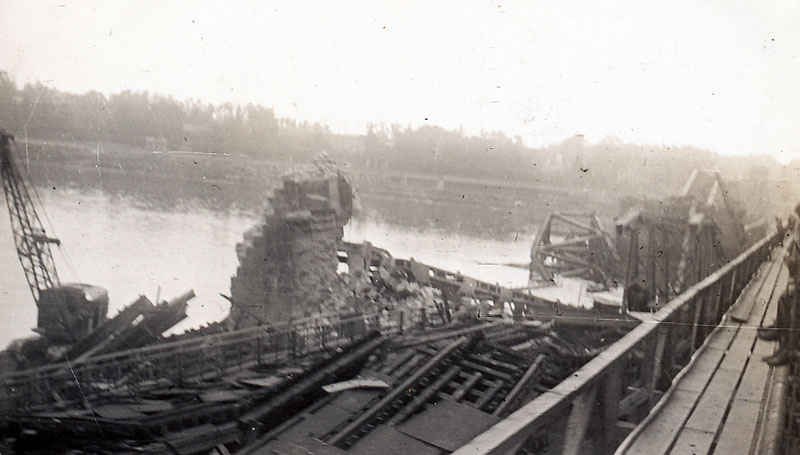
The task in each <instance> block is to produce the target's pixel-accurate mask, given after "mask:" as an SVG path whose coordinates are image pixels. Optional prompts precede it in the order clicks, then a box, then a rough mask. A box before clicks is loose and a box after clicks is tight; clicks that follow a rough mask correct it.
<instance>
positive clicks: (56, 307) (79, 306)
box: [0, 129, 108, 343]
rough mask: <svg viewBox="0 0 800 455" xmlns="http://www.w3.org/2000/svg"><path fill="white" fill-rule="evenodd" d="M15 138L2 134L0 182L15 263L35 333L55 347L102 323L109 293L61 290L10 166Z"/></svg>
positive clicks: (84, 287) (45, 239) (37, 222)
mask: <svg viewBox="0 0 800 455" xmlns="http://www.w3.org/2000/svg"><path fill="white" fill-rule="evenodd" d="M13 143H14V136H13V135H11V134H10V133H8V132H6V131H4V130H2V129H0V176H1V177H2V180H3V190H4V193H5V197H6V203H7V205H8V215H9V219H10V221H11V231H12V233H13V236H14V245H15V247H16V250H17V257H18V258H19V262H20V264H21V265H22V270H23V272H24V273H25V279H26V280H27V282H28V287H29V288H30V291H31V295H32V296H33V300H34V302H35V303H36V306H37V307H38V316H37V326H36V328H35V329H34V331H35V332H37V333H39V334H41V335H43V336H44V337H45V338H47V339H48V340H50V341H53V342H55V343H72V342H75V341H77V340H78V339H80V338H82V337H83V336H85V335H87V334H88V333H89V332H91V331H92V330H93V329H94V328H95V327H97V326H98V325H99V324H101V323H102V322H103V321H105V319H106V313H107V311H108V292H107V291H106V290H105V289H103V288H100V287H97V286H92V285H88V284H82V283H66V284H62V283H61V281H60V280H59V277H58V272H57V270H56V267H55V262H54V261H53V253H52V250H51V248H50V246H51V245H57V246H60V245H61V241H60V240H59V239H57V238H54V237H50V236H48V235H47V232H46V231H45V229H44V226H43V225H42V221H41V219H40V218H39V214H38V213H37V212H36V207H35V205H34V202H33V199H32V198H31V192H30V191H29V190H28V187H27V185H26V183H25V181H24V180H23V178H22V177H21V173H20V172H19V169H18V168H17V166H16V164H15V163H14V156H13V154H12V144H13Z"/></svg>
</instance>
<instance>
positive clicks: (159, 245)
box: [0, 187, 533, 349]
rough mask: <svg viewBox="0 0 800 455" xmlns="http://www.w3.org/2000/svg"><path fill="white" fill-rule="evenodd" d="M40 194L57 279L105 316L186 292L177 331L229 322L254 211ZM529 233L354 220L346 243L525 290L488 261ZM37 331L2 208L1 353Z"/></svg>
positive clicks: (93, 194)
mask: <svg viewBox="0 0 800 455" xmlns="http://www.w3.org/2000/svg"><path fill="white" fill-rule="evenodd" d="M38 192H39V194H40V195H41V198H42V202H43V204H44V208H45V212H46V214H47V215H46V217H45V216H42V218H44V219H43V222H44V223H45V227H46V228H47V229H48V233H49V234H51V235H52V234H55V235H56V236H58V237H59V238H60V239H61V241H62V245H63V246H62V247H61V248H56V249H55V250H54V255H55V260H56V265H57V267H58V272H59V276H60V278H61V281H62V282H74V281H79V282H85V283H90V284H96V285H99V286H102V287H105V288H107V289H108V291H109V296H110V299H111V303H110V306H109V317H110V316H113V315H115V314H116V313H117V311H118V310H119V309H120V308H122V307H123V306H125V305H127V304H129V303H131V302H133V301H134V300H135V299H136V297H137V296H138V295H141V294H143V295H146V296H147V297H148V298H149V299H150V300H152V301H155V298H156V294H157V293H158V292H159V289H160V296H161V298H162V299H170V298H172V297H174V296H177V295H178V294H180V293H182V292H184V291H187V290H189V289H194V290H195V292H196V293H197V297H196V298H195V299H193V300H192V301H191V302H190V305H189V310H188V313H189V317H188V319H187V320H185V321H183V322H182V323H181V324H180V325H179V326H177V327H176V328H175V330H177V331H181V330H183V329H186V328H189V327H195V326H199V325H202V324H204V323H206V322H212V321H217V320H220V319H222V318H224V317H225V316H226V315H227V313H228V304H227V302H226V301H225V300H223V299H222V298H220V297H219V293H224V294H229V293H230V277H231V276H232V275H233V274H234V273H235V271H236V267H237V265H238V261H237V258H236V252H235V245H236V243H237V242H239V241H240V240H241V238H242V233H243V232H244V231H245V230H246V229H247V228H249V227H250V226H252V225H253V224H254V223H255V222H256V220H257V219H258V215H257V214H256V213H252V212H237V211H214V210H210V209H208V208H204V207H203V206H202V204H201V203H189V204H187V205H186V206H184V207H181V208H179V209H176V210H171V211H164V210H160V209H154V208H152V207H151V206H149V205H148V204H147V203H146V202H143V201H142V200H140V199H137V198H135V197H130V198H128V197H121V196H119V195H118V194H116V195H108V194H107V193H104V192H102V191H100V190H76V189H64V188H59V189H58V190H57V191H53V190H52V189H50V190H48V189H46V188H41V187H40V188H38ZM3 203H4V204H5V201H3ZM40 215H43V214H41V213H40ZM532 234H533V233H530V235H526V236H519V237H518V238H517V239H515V240H514V241H508V242H501V241H492V240H485V239H479V238H475V237H469V236H464V235H460V234H458V233H442V232H435V231H415V230H412V229H409V228H407V227H403V226H399V225H391V224H385V223H380V222H375V221H371V220H368V219H362V218H358V217H357V218H355V219H354V220H353V221H351V222H350V224H349V225H348V226H347V227H346V228H345V239H346V240H350V241H356V242H358V241H363V240H368V241H370V242H371V243H372V244H373V245H376V246H379V247H382V248H385V249H387V250H389V251H390V252H391V253H392V254H393V255H394V256H396V257H402V258H407V257H414V258H415V259H417V260H419V261H422V262H426V263H428V264H431V265H436V266H440V267H442V268H446V269H450V270H453V271H461V272H462V273H463V274H465V275H469V276H473V277H476V278H480V279H484V280H487V281H492V282H498V283H500V284H504V285H512V286H524V285H525V284H526V283H527V271H525V270H522V269H517V268H510V267H503V266H496V265H486V264H484V263H509V262H513V263H522V262H526V261H527V259H528V254H529V248H530V241H531V237H532ZM523 237H524V238H523ZM35 325H36V307H35V305H34V303H33V299H32V297H31V295H30V293H29V291H28V287H27V284H26V282H25V276H24V275H23V273H22V269H21V267H20V264H19V262H18V260H17V257H16V255H15V251H14V244H13V240H12V237H11V231H10V226H9V221H8V213H7V211H6V210H5V209H2V215H0V349H2V347H4V346H5V345H6V344H8V342H9V341H11V340H13V339H16V338H21V337H26V336H29V335H31V334H32V332H31V328H32V327H34V326H35Z"/></svg>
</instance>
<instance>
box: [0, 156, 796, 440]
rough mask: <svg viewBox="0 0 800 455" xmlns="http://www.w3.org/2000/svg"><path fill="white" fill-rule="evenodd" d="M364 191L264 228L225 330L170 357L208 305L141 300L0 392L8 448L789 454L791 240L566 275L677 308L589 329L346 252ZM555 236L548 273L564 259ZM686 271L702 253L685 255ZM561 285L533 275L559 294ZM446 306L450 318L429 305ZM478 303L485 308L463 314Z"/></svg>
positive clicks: (323, 182)
mask: <svg viewBox="0 0 800 455" xmlns="http://www.w3.org/2000/svg"><path fill="white" fill-rule="evenodd" d="M349 192H350V188H349V186H348V185H347V183H346V182H345V181H343V180H342V179H341V178H340V176H339V175H338V174H337V173H336V172H331V171H330V170H327V169H321V170H319V172H316V173H314V174H313V175H311V176H310V177H308V178H306V177H304V176H300V177H295V178H294V179H292V180H291V181H288V182H285V183H284V187H283V188H281V189H279V190H278V191H276V192H275V193H274V195H273V198H272V204H271V209H270V211H268V213H267V214H266V215H265V218H264V220H263V221H262V222H261V223H260V224H259V225H258V226H256V227H255V228H254V229H253V230H251V231H249V232H248V233H247V234H246V235H245V240H244V241H243V242H242V244H240V245H239V247H237V254H238V255H239V259H240V264H241V267H240V268H239V270H237V273H236V275H235V276H234V277H233V279H232V283H231V296H228V297H227V298H228V299H229V300H230V301H231V305H232V308H231V317H230V318H229V319H228V320H226V321H224V322H223V323H219V324H216V325H212V326H209V327H205V328H202V329H198V330H196V331H195V332H192V333H187V334H184V335H179V336H174V337H172V338H164V337H162V336H161V335H158V334H159V333H162V329H163V328H164V326H163V325H164V324H171V323H174V322H175V321H177V320H180V319H181V315H182V314H183V312H184V310H185V307H186V302H187V301H188V300H189V299H191V297H192V296H193V294H192V293H191V292H190V293H187V294H185V295H183V296H180V297H178V298H176V299H173V300H172V301H170V302H163V303H159V302H157V305H153V304H152V303H150V302H149V301H147V299H144V298H142V299H140V300H139V301H137V302H136V303H135V304H133V305H130V306H128V307H126V308H125V309H123V310H122V311H121V312H120V313H119V314H117V315H116V316H115V317H113V318H110V319H108V320H105V321H104V322H102V323H101V324H100V325H99V326H98V327H97V328H96V329H94V330H93V331H92V332H91V333H89V334H88V335H87V336H86V337H85V338H83V339H82V340H79V341H78V342H77V343H74V344H72V345H71V346H70V348H69V349H70V350H69V351H68V352H66V353H65V354H62V356H61V357H60V358H61V361H57V362H51V363H48V364H45V365H39V366H31V367H26V368H22V369H18V370H17V371H4V372H3V373H1V374H0V431H2V436H3V438H4V439H3V441H4V442H3V443H2V444H6V445H3V446H0V448H2V449H5V448H6V447H9V448H11V449H13V450H15V451H17V452H19V453H54V452H58V451H61V452H62V453H66V452H67V451H71V453H156V454H158V453H163V454H228V453H239V454H285V455H289V454H339V455H344V454H373V453H381V454H389V455H391V454H407V453H416V454H420V455H423V454H432V455H433V454H447V453H454V454H459V455H472V454H514V453H519V454H533V453H564V454H580V453H600V454H606V453H621V454H628V453H646V454H652V453H664V454H666V453H681V454H682V453H698V454H699V453H702V454H711V453H719V454H727V453H759V454H789V453H796V449H797V447H798V442H797V441H798V437H799V435H800V432H798V422H797V421H796V418H795V414H796V413H795V409H797V403H796V402H795V401H793V400H796V398H795V397H797V396H798V395H799V394H798V393H797V391H796V390H795V388H796V387H797V386H796V385H795V384H794V383H793V382H791V381H788V379H787V378H788V377H789V376H790V375H794V374H796V373H797V372H796V371H795V370H796V368H797V366H796V365H795V363H796V362H791V363H790V364H789V365H787V366H778V367H771V366H769V365H767V364H766V363H763V362H761V359H760V356H762V355H766V354H769V353H770V352H771V350H772V349H773V348H774V346H775V345H774V344H771V343H767V342H764V341H762V340H759V339H757V337H756V331H755V330H754V329H755V327H758V326H759V325H761V324H762V323H764V322H765V321H766V322H770V321H771V320H773V319H774V317H775V314H776V312H777V301H778V299H779V297H780V296H781V295H782V293H783V292H784V290H785V289H786V288H787V286H788V282H789V276H788V271H787V269H786V267H785V266H784V263H783V262H782V257H783V255H784V254H785V250H786V248H787V246H788V245H789V242H787V240H793V238H792V235H793V234H792V232H791V231H790V230H789V229H788V228H786V227H783V226H780V225H779V226H778V227H777V229H775V230H773V231H774V232H772V233H769V234H766V233H765V235H764V236H762V238H760V239H758V240H756V241H754V242H753V243H752V245H750V246H749V247H748V248H747V249H746V250H745V251H742V252H740V253H739V254H737V255H735V256H732V257H724V256H723V255H722V254H712V253H714V252H713V251H712V250H705V251H704V253H706V254H708V255H712V256H713V258H714V260H707V261H702V260H699V259H698V258H701V257H703V256H702V255H700V256H686V257H682V258H680V260H677V259H676V260H674V261H673V262H672V263H670V258H669V257H662V256H659V255H656V254H651V255H650V256H649V262H647V263H646V264H644V265H642V267H640V264H639V261H638V259H637V260H634V261H628V262H627V264H628V265H627V266H625V267H618V266H613V267H611V268H610V269H609V268H606V269H599V268H596V267H594V266H595V264H594V263H591V261H590V259H589V257H588V256H581V258H578V259H581V261H583V262H584V263H585V264H577V263H578V262H579V261H578V260H577V259H576V260H572V261H569V260H568V261H563V262H562V263H561V264H563V263H565V262H566V263H569V264H568V265H569V267H571V268H572V269H573V270H577V272H576V273H590V274H594V276H596V277H598V279H599V281H604V280H606V279H613V278H614V276H623V277H624V276H625V275H629V276H628V277H627V278H630V277H631V276H635V275H636V274H637V273H639V269H640V268H641V269H643V270H649V271H650V274H651V275H650V276H651V277H655V278H653V279H652V280H650V281H649V283H650V285H651V286H655V284H654V283H662V284H663V286H662V288H661V289H655V288H654V289H653V291H654V292H653V294H652V295H653V296H655V295H660V296H662V297H663V301H662V302H661V303H660V304H659V305H658V306H657V307H652V308H651V309H650V311H635V310H634V309H632V310H631V311H628V309H626V308H625V307H624V306H617V307H614V306H613V305H612V306H609V305H601V304H600V305H595V306H594V307H593V308H591V309H584V308H576V307H573V306H570V305H564V304H561V303H559V302H558V301H554V300H549V299H547V298H545V297H542V296H541V295H539V294H537V293H536V292H534V291H531V290H530V289H525V290H520V289H516V290H514V289H508V288H504V287H501V286H499V285H497V284H492V283H487V282H483V281H480V280H476V279H473V278H470V277H465V276H462V275H461V274H458V273H453V272H450V271H447V270H443V269H439V268H436V267H433V266H430V265H427V264H423V263H420V262H418V261H414V260H412V259H408V260H405V259H398V258H393V257H392V256H391V255H390V254H389V253H388V252H387V251H385V250H382V249H380V248H375V247H372V246H371V245H368V244H361V245H356V244H351V243H347V242H343V241H342V238H341V226H342V225H343V224H344V222H346V219H348V218H349V216H350V212H351V209H352V206H351V205H349V204H350V202H351V201H349V196H348V195H349V194H350V193H349ZM560 221H564V220H563V218H562V219H560ZM567 221H569V220H567ZM572 224H573V225H574V224H575V223H572ZM625 226H626V229H627V230H626V231H625V233H624V235H626V236H627V238H630V237H633V238H636V236H637V235H638V234H636V233H635V232H636V229H638V226H639V225H638V224H636V223H634V222H630V223H627V224H626V225H625ZM644 226H645V229H647V224H646V223H645V225H644ZM698 226H701V227H702V223H699V224H698ZM578 227H579V228H580V229H583V231H584V235H585V236H586V237H587V239H586V241H587V242H590V241H591V242H596V243H598V244H600V245H601V246H600V248H602V249H603V251H605V253H607V254H604V255H603V257H602V258H601V259H602V260H603V261H607V262H609V261H610V262H614V261H616V262H617V263H618V265H619V258H620V257H624V255H620V254H619V253H618V252H617V251H614V249H613V248H612V244H611V242H610V241H609V239H608V237H607V235H606V234H604V233H603V232H602V231H601V230H600V229H599V223H597V222H594V221H590V222H589V223H588V224H582V223H579V226H578ZM709 229H710V228H709ZM651 232H653V231H651ZM742 233H743V232H739V234H742ZM544 235H545V234H542V235H540V236H539V237H538V239H537V242H541V243H537V244H535V245H534V253H535V254H540V256H539V257H540V258H542V257H544V256H546V255H552V254H561V253H559V252H558V251H555V249H554V248H551V247H550V245H551V244H550V243H548V242H549V240H548V238H546V237H544ZM547 235H549V234H547ZM703 235H708V238H709V239H714V238H715V237H714V236H715V235H716V234H715V231H714V230H713V229H710V230H704V229H702V228H701V229H695V230H683V231H680V233H679V235H678V237H676V238H678V239H679V240H676V241H680V242H682V244H684V245H688V246H691V245H693V244H692V243H691V242H688V241H684V239H688V240H691V238H692V236H694V237H695V238H697V237H698V236H703ZM647 237H648V239H652V240H648V243H650V244H651V245H655V242H656V237H655V236H654V235H648V236H647ZM664 238H665V239H666V238H667V237H664ZM569 241H570V239H567V240H565V242H569ZM665 241H666V240H665ZM732 241H735V240H732ZM714 243H715V242H713V241H712V242H711V244H712V245H713V244H714ZM631 245H634V244H633V243H631ZM694 245H699V243H697V242H695V243H694ZM560 246H561V247H567V248H574V247H575V246H576V243H574V242H573V243H571V244H569V243H568V244H566V245H565V244H561V245H560ZM537 248H538V249H537ZM631 250H634V249H633V248H629V253H630V251H631ZM563 251H566V252H567V253H569V250H563V249H562V252H563ZM692 251H694V252H698V251H700V250H699V249H697V248H694V249H693V248H687V249H685V254H689V253H691V252H692ZM630 254H634V253H630ZM562 256H563V255H562ZM563 257H566V258H568V259H571V258H573V256H563ZM656 258H658V260H659V261H663V262H664V266H663V267H662V268H661V269H657V265H658V264H656ZM723 258H724V259H725V261H724V262H723V260H722V259H723ZM266 259H269V260H266ZM270 261H273V262H270ZM338 263H341V264H347V267H348V268H349V275H350V278H349V280H350V281H347V282H345V281H341V278H340V277H337V276H336V272H335V271H334V272H332V273H331V267H333V270H335V268H336V266H337V265H338ZM631 263H634V264H635V265H636V267H635V269H634V270H632V268H631V265H630V264H631ZM553 264H554V263H553V262H548V261H545V260H544V259H542V260H541V262H539V263H538V264H533V267H539V268H540V270H539V272H541V273H542V274H545V275H546V274H548V273H549V271H548V270H546V269H545V266H548V267H549V266H553ZM576 264H577V267H576ZM676 264H677V265H676ZM559 267H560V265H559ZM673 267H674V270H676V274H673V273H672V272H669V271H671V270H673ZM309 270H313V271H315V272H318V273H319V274H318V275H317V274H314V273H308V271H309ZM657 270H662V271H661V272H660V273H659V274H658V276H656V272H655V271H657ZM326 274H328V275H326ZM254 276H256V277H264V276H278V277H279V278H280V279H277V278H276V279H272V280H267V279H262V278H258V279H253V277H254ZM320 276H329V278H330V280H331V281H320V278H319V277H320ZM659 277H660V278H659ZM286 283H289V284H292V286H288V285H286ZM337 283H338V284H337ZM431 289H432V290H434V291H435V293H436V296H437V298H436V299H428V298H427V297H426V296H429V295H431V294H429V293H428V290H431ZM465 296H468V297H469V298H470V299H473V300H474V301H478V302H482V303H481V305H482V304H483V302H489V304H488V306H486V307H485V308H484V307H482V306H481V305H479V306H478V307H479V309H480V311H477V312H470V311H464V306H463V305H461V302H462V301H463V299H464V298H465ZM287 301H288V302H303V304H304V305H302V306H300V305H287V304H286V302H287ZM354 302H355V303H354ZM448 306H452V308H448ZM456 307H459V308H456ZM298 308H301V309H302V310H303V311H305V310H307V309H308V308H311V309H312V310H313V311H311V315H306V314H304V313H303V312H302V311H301V312H298ZM484 309H485V310H486V311H484ZM506 310H508V311H506ZM156 314H160V315H161V316H159V317H155V316H154V315H156ZM279 320H282V321H284V322H271V321H279ZM159 324H162V325H159ZM148 337H149V338H148ZM142 339H145V340H149V341H147V342H146V343H145V345H141V343H142V341H141V340H142ZM137 343H138V344H137Z"/></svg>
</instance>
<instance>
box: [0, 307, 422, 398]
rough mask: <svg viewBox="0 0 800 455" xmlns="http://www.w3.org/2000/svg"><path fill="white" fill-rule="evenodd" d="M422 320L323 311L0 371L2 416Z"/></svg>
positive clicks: (272, 358) (284, 355)
mask: <svg viewBox="0 0 800 455" xmlns="http://www.w3.org/2000/svg"><path fill="white" fill-rule="evenodd" d="M420 311H423V310H420ZM423 321H424V322H423ZM423 324H425V325H436V320H435V318H434V317H433V315H424V316H423V315H422V314H420V312H413V311H403V310H394V311H391V312H390V311H382V312H375V313H369V314H354V315H351V316H348V317H343V316H340V315H321V316H315V317H311V318H306V319H300V320H295V321H289V322H284V323H280V324H275V325H270V326H258V327H249V328H245V329H241V330H237V331H233V332H225V333H220V334H214V335H206V336H200V337H195V338H189V339H185V340H180V341H174V342H167V343H162V344H157V345H153V346H147V347H144V348H138V349H131V350H126V351H119V352H113V353H109V354H106V355H101V356H97V357H89V358H87V359H85V360H82V361H80V362H62V363H58V364H54V365H48V366H44V367H40V368H34V369H29V370H23V371H17V372H13V373H7V374H2V373H0V414H8V413H14V412H19V411H22V410H25V409H29V410H30V409H36V408H37V407H39V406H41V405H51V404H52V403H53V402H56V403H58V402H62V404H65V405H66V404H68V403H74V402H80V401H83V400H85V399H88V398H90V397H96V396H99V395H103V394H119V393H123V394H125V393H130V394H134V393H136V391H137V390H141V389H143V388H152V387H158V386H163V385H167V384H170V383H171V384H180V383H182V382H184V381H186V380H188V379H192V378H208V377H209V376H210V377H211V378H213V377H219V376H221V375H223V374H224V373H225V372H226V371H228V370H230V369H232V368H234V369H235V368H242V367H246V366H248V365H253V364H268V363H274V362H279V361H281V360H284V359H288V358H292V357H301V356H303V355H307V354H311V353H314V352H320V351H326V350H331V349H335V348H337V347H339V346H341V345H344V344H347V343H349V342H351V341H353V340H355V339H357V338H359V337H361V336H363V335H365V334H366V333H368V332H369V331H371V330H380V331H381V332H383V333H385V334H391V333H396V332H398V331H403V329H404V327H405V328H406V329H408V328H411V327H413V326H415V325H417V326H421V325H423Z"/></svg>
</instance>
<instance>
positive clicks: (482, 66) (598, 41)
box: [0, 0, 800, 162]
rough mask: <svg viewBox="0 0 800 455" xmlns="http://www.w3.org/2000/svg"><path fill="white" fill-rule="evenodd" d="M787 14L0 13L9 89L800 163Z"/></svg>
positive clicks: (233, 7)
mask: <svg viewBox="0 0 800 455" xmlns="http://www.w3.org/2000/svg"><path fill="white" fill-rule="evenodd" d="M798 24H800V2H797V1H734V0H716V1H704V2H697V1H683V0H677V1H675V0H673V1H652V2H646V1H641V0H639V1H616V2H597V1H585V2H573V1H547V2H545V1H536V0H530V1H523V2H507V1H495V2H483V1H481V2H468V1H463V0H462V1H452V2H444V1H438V0H437V1H420V2H410V1H395V2H388V1H386V2H384V1H374V0H373V1H363V2H344V1H335V2H332V1H325V2H307V3H303V2H299V1H294V2H293V1H289V2H270V1H263V0H262V1H252V2H211V1H205V0H195V1H187V2H164V1H160V0H148V1H141V0H140V1H132V2H125V3H123V2H112V1H103V2H90V1H71V0H60V1H55V2H49V1H48V2H28V1H8V0H0V69H6V70H7V71H9V73H10V74H11V75H12V77H14V78H15V79H16V81H17V83H18V84H20V85H21V84H23V83H25V82H28V81H36V80H41V81H43V82H45V83H46V84H48V85H51V86H53V87H56V88H59V89H62V90H68V91H75V92H84V91H87V90H91V89H96V90H100V91H102V92H105V93H110V92H115V91H120V90H123V89H126V88H127V89H134V90H148V91H151V92H158V93H163V94H170V95H174V96H175V97H177V98H179V99H184V98H187V97H195V98H200V99H203V100H206V101H210V102H215V103H217V102H223V101H233V102H237V103H246V102H250V101H252V102H257V103H261V104H264V105H266V106H273V107H274V108H275V110H276V111H277V112H278V114H279V115H283V116H290V117H296V118H298V119H304V120H312V121H320V122H323V123H326V124H328V125H330V126H331V128H332V129H334V130H336V131H342V132H353V133H363V132H364V130H365V124H366V123H367V122H370V121H375V122H387V123H390V122H398V123H401V124H403V125H406V124H411V125H421V124H424V123H425V122H426V120H425V119H426V118H427V119H428V120H427V122H429V123H432V124H436V125H441V126H444V127H447V128H457V127H459V126H463V128H464V129H465V130H466V131H467V132H469V133H478V132H480V130H481V129H485V130H494V129H497V130H501V131H504V132H505V133H507V134H509V135H520V136H522V137H523V139H524V140H525V142H526V143H527V144H528V145H531V146H541V145H546V144H548V143H553V142H557V141H560V140H562V139H564V138H565V137H567V136H571V135H573V134H575V133H583V134H585V135H586V137H587V139H588V140H590V141H597V140H600V139H602V138H603V137H606V136H616V137H618V138H620V139H622V140H625V141H629V142H640V143H649V144H673V145H682V144H693V145H697V146H701V147H707V148H709V149H711V150H714V151H716V152H719V153H741V154H747V153H769V154H771V155H773V156H775V157H776V158H777V159H779V160H780V161H783V162H785V161H788V160H789V159H791V158H800V136H798V134H796V132H795V131H796V128H797V125H798V120H800V90H798V88H797V84H799V83H800V60H798V58H799V57H800V26H798Z"/></svg>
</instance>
